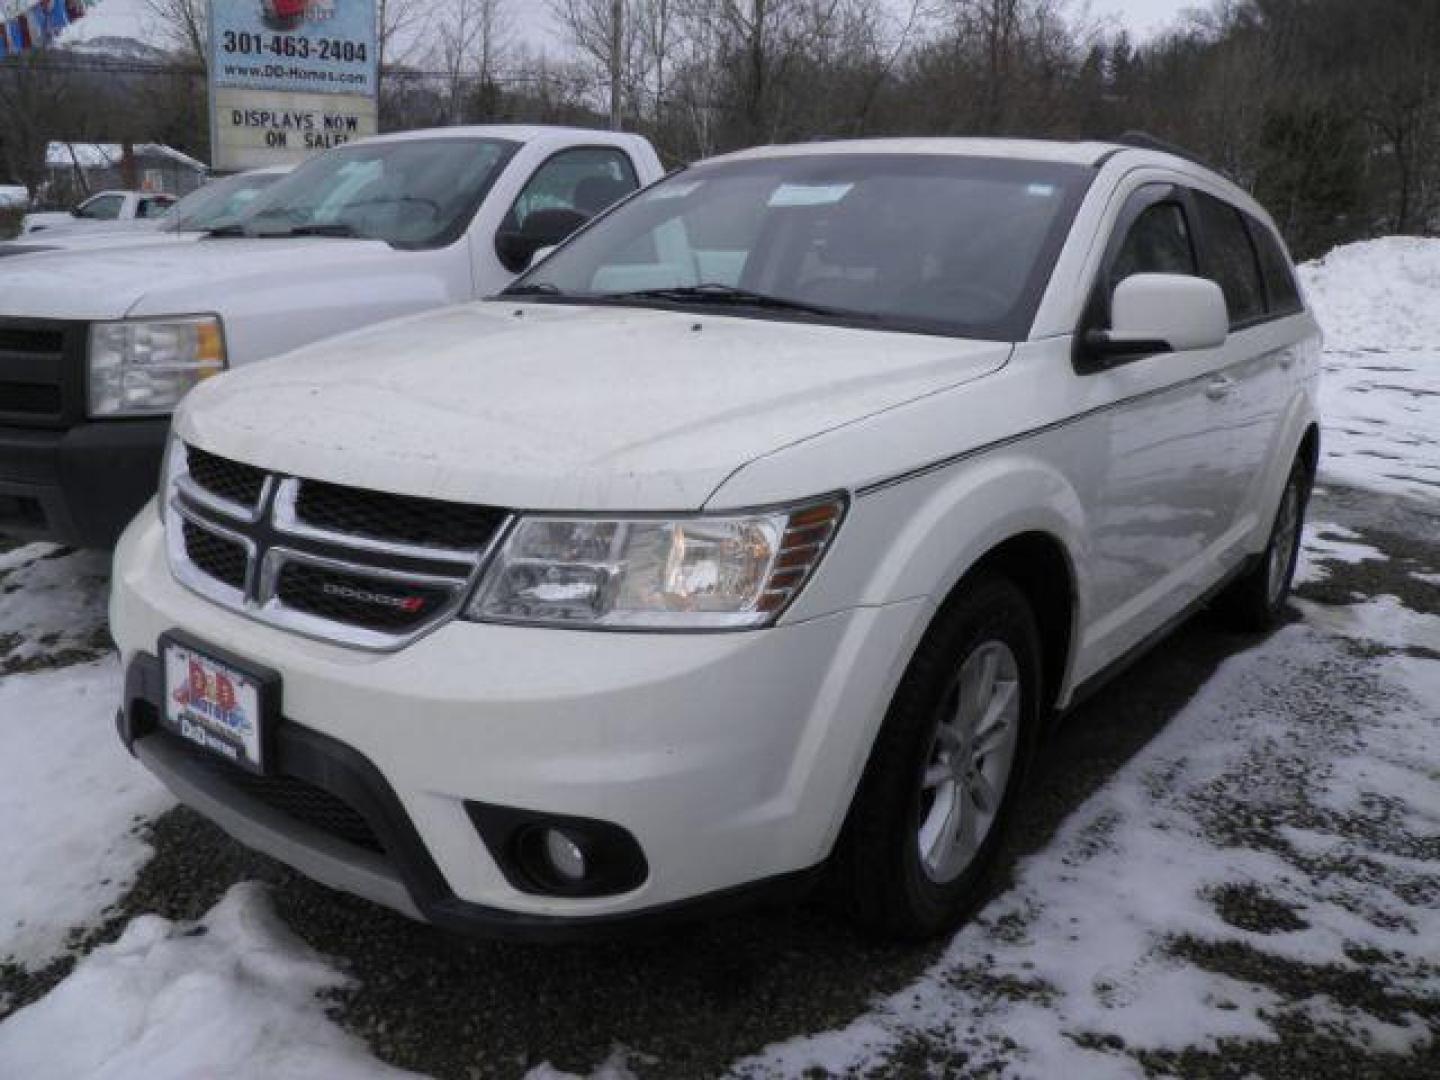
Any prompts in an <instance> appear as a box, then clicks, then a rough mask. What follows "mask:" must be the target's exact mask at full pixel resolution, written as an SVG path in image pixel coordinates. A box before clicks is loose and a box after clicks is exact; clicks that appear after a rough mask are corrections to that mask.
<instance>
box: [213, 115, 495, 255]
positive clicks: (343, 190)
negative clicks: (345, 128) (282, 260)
mask: <svg viewBox="0 0 1440 1080" xmlns="http://www.w3.org/2000/svg"><path fill="white" fill-rule="evenodd" d="M517 147H518V144H517V143H514V142H511V141H509V140H507V139H458V138H457V139H413V140H399V141H395V142H374V143H360V144H357V145H355V146H347V147H342V148H340V149H338V150H331V151H330V152H328V153H325V154H322V155H320V156H319V157H316V158H312V159H311V160H309V161H307V162H306V163H305V164H304V165H301V166H300V167H299V168H298V169H296V170H295V171H294V172H293V173H291V174H290V175H289V176H287V177H285V178H284V179H283V180H281V181H280V182H279V183H277V184H275V185H273V186H272V187H271V188H270V190H269V191H267V192H265V193H264V195H262V196H261V197H260V198H259V199H258V200H256V202H255V203H254V205H253V207H252V209H251V210H250V212H249V213H248V214H246V215H245V216H244V217H243V219H242V220H241V221H240V222H239V224H238V227H237V228H231V229H229V230H227V231H230V232H232V233H239V234H243V235H245V236H252V237H272V236H335V237H347V238H349V237H354V238H359V239H364V240H383V241H385V242H386V243H389V244H392V245H394V246H395V247H401V248H427V247H440V246H442V245H444V244H449V243H451V242H453V241H454V240H456V239H457V238H458V237H459V236H460V235H461V233H463V232H464V231H465V228H466V226H467V225H469V224H470V218H471V217H472V216H473V215H474V213H475V210H476V209H477V208H478V207H479V205H480V203H481V202H482V201H483V200H484V198H485V196H486V194H487V193H488V192H489V190H490V185H491V184H492V183H494V181H495V178H496V177H497V176H498V175H499V173H500V170H501V169H502V168H503V167H504V165H505V163H506V162H507V161H509V159H510V157H511V155H512V154H514V152H515V150H516V149H517Z"/></svg>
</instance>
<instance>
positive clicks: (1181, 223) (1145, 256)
mask: <svg viewBox="0 0 1440 1080" xmlns="http://www.w3.org/2000/svg"><path fill="white" fill-rule="evenodd" d="M1195 270H1196V266H1195V249H1194V247H1193V246H1192V245H1191V243H1190V226H1189V224H1188V222H1186V220H1185V211H1184V209H1183V208H1182V207H1181V206H1180V204H1179V203H1173V202H1162V203H1156V204H1155V205H1154V206H1151V207H1149V208H1147V209H1146V210H1144V211H1143V212H1142V213H1141V214H1140V216H1139V217H1138V218H1136V219H1135V223H1134V224H1133V225H1131V226H1130V231H1129V232H1128V233H1126V235H1125V242H1124V244H1122V245H1121V247H1120V251H1119V253H1118V254H1117V255H1116V256H1115V263H1114V266H1113V267H1112V269H1111V271H1110V285H1111V287H1112V288H1113V287H1114V286H1116V285H1118V284H1120V282H1122V281H1124V280H1125V279H1126V278H1127V277H1130V276H1131V275H1133V274H1194V273H1195Z"/></svg>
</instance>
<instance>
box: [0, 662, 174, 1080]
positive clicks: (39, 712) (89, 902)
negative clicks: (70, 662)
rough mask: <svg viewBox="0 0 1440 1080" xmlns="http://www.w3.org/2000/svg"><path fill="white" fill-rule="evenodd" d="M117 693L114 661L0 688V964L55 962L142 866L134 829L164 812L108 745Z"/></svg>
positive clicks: (0, 1071) (140, 776) (146, 778)
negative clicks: (70, 938)
mask: <svg viewBox="0 0 1440 1080" xmlns="http://www.w3.org/2000/svg"><path fill="white" fill-rule="evenodd" d="M120 687H121V684H120V665H119V663H118V662H117V661H114V660H106V661H102V662H100V663H96V664H84V665H80V666H77V667H71V668H65V669H62V670H60V671H47V672H43V673H37V674H33V675H9V676H6V677H4V678H0V762H5V763H7V764H6V767H5V769H4V774H5V776H4V782H3V783H0V822H4V828H0V959H4V958H6V957H7V956H11V957H13V958H14V959H15V960H17V961H18V962H20V963H23V964H27V965H36V964H39V963H42V962H44V961H46V960H48V959H50V958H51V957H53V956H54V955H55V954H56V953H57V952H59V951H60V950H61V949H62V948H63V946H64V942H65V937H66V934H67V932H68V931H69V930H70V929H71V928H72V927H82V926H87V925H90V924H92V923H94V922H95V920H96V919H97V918H98V917H99V915H100V913H101V912H102V911H103V910H104V909H105V908H106V907H107V906H108V905H110V904H112V903H114V902H115V901H116V900H117V899H119V897H120V896H121V895H122V894H123V893H124V891H125V888H126V887H127V885H128V884H129V882H130V880H131V879H132V878H133V877H134V875H135V873H136V871H138V870H139V868H140V867H141V866H143V865H144V863H145V862H146V860H148V859H149V858H150V854H151V852H150V847H149V845H148V844H146V843H144V842H143V841H141V840H140V839H139V838H138V837H137V836H135V834H134V825H135V821H136V819H137V818H140V817H153V816H154V815H156V814H159V813H161V812H162V811H164V810H165V809H166V808H167V807H169V806H170V805H171V802H172V800H171V798H170V796H169V794H168V793H167V792H166V791H165V789H164V788H163V787H161V786H160V784H159V783H158V782H157V781H156V780H155V779H154V778H153V777H151V775H150V774H149V773H148V772H146V771H145V770H144V769H142V768H141V767H140V766H139V765H137V764H136V763H135V762H134V761H132V760H131V759H130V757H129V755H128V754H126V753H125V750H124V748H123V747H122V746H121V745H120V741H119V739H117V738H116V737H115V706H116V703H117V702H118V701H119V700H120ZM24 1075H27V1074H25V1073H23V1072H20V1073H17V1072H7V1071H6V1070H5V1069H4V1068H3V1067H0V1076H24Z"/></svg>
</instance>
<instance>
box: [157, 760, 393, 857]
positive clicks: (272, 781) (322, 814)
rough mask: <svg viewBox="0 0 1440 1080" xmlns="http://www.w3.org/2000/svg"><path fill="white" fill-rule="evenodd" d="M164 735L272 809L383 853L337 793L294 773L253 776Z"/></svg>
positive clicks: (362, 820) (360, 818) (361, 819)
mask: <svg viewBox="0 0 1440 1080" xmlns="http://www.w3.org/2000/svg"><path fill="white" fill-rule="evenodd" d="M165 737H166V738H167V739H168V740H169V741H170V743H171V744H172V745H175V746H179V747H181V748H182V749H184V751H185V753H186V754H187V755H188V756H189V757H191V758H192V759H194V760H195V761H197V762H199V763H200V764H202V765H204V766H205V768H206V769H207V770H209V771H210V772H211V773H212V774H213V775H214V776H215V777H216V779H217V780H219V781H221V782H222V783H225V784H228V785H229V786H230V787H232V788H236V789H238V790H240V791H241V792H243V793H244V794H246V795H248V796H250V797H251V798H252V799H254V800H256V801H257V802H261V803H264V804H265V805H266V806H268V807H270V808H271V809H272V810H278V811H279V812H280V813H282V814H285V815H286V816H287V817H291V818H294V819H295V820H296V821H299V822H302V823H304V824H306V825H309V826H310V827H311V828H313V829H318V830H320V831H321V832H323V833H326V834H327V835H329V836H333V837H335V838H336V839H337V840H343V841H344V842H345V843H347V844H353V845H354V846H355V847H358V848H364V849H365V850H366V851H373V852H375V853H376V854H379V855H383V854H385V848H384V846H383V845H382V844H381V843H380V839H379V837H377V836H376V835H375V830H373V829H372V828H370V823H369V822H367V821H366V820H365V818H364V817H363V816H361V814H360V812H359V811H358V810H356V809H355V808H354V807H352V806H351V805H350V804H349V803H347V802H345V801H344V800H343V799H341V798H340V797H339V796H336V795H332V794H330V792H328V791H325V790H324V789H323V788H318V787H316V786H315V785H314V784H309V783H306V782H305V781H304V780H300V779H298V778H296V777H293V776H256V775H255V774H254V773H250V772H246V771H245V770H244V769H237V768H236V767H235V766H234V765H231V764H230V763H229V762H227V761H222V760H221V759H220V758H218V757H216V756H215V755H214V754H210V753H207V752H205V751H204V750H201V749H200V748H199V747H198V746H196V745H194V744H193V743H191V742H190V741H188V740H186V739H182V738H180V737H179V736H177V735H173V734H170V733H169V732H166V733H165Z"/></svg>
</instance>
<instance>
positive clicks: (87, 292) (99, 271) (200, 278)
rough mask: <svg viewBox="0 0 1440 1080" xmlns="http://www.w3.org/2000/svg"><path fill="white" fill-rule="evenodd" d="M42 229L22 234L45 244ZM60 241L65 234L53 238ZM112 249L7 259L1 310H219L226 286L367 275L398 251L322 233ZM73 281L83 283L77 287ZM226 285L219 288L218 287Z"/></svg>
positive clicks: (72, 314)
mask: <svg viewBox="0 0 1440 1080" xmlns="http://www.w3.org/2000/svg"><path fill="white" fill-rule="evenodd" d="M45 236H46V234H45V233H44V232H39V233H31V234H29V235H27V236H24V237H21V238H20V240H21V241H22V242H25V243H30V242H34V243H35V244H38V245H40V246H42V247H44V246H48V245H47V243H46V238H45ZM55 239H56V241H57V247H59V246H60V245H63V244H64V242H65V238H64V237H63V235H57V236H56V237H55ZM126 239H127V240H129V241H130V243H128V244H122V245H121V246H117V247H115V248H113V249H112V248H108V247H107V248H102V249H101V250H99V251H97V250H95V249H93V248H77V249H75V250H63V249H62V250H52V251H43V252H36V253H34V254H32V256H31V257H30V258H27V259H24V260H14V261H7V262H6V264H5V270H4V274H5V285H4V288H3V289H0V315H9V316H20V317H25V318H32V319H120V318H124V317H126V316H129V315H180V314H194V313H197V312H211V311H218V312H220V313H221V314H223V313H224V307H225V303H224V301H225V293H226V290H233V289H235V288H237V287H243V286H244V285H245V283H247V282H250V281H253V282H256V283H259V284H268V283H271V282H273V281H274V280H275V276H276V274H277V273H280V274H284V275H287V276H289V277H291V279H292V280H294V281H295V282H296V283H297V284H299V285H302V286H303V285H304V284H305V283H306V282H308V281H317V280H318V281H325V282H327V283H330V282H334V281H335V280H336V279H337V278H344V277H349V276H354V275H357V274H364V273H366V272H367V271H369V268H370V267H371V266H373V265H374V264H376V263H379V262H380V261H382V260H385V259H387V258H388V259H392V260H393V258H394V256H395V252H394V250H393V249H392V248H391V247H390V246H389V245H388V244H384V243H381V242H379V241H373V240H336V239H329V238H324V237H301V238H297V239H293V240H290V239H280V238H276V239H272V240H241V239H233V240H232V239H205V240H201V241H199V242H197V243H187V244H174V245H165V244H156V243H154V242H153V239H152V238H151V237H149V236H147V235H146V234H144V233H140V234H138V235H136V236H134V237H128V238H126ZM77 283H83V285H82V287H77ZM217 286H223V288H217Z"/></svg>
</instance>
